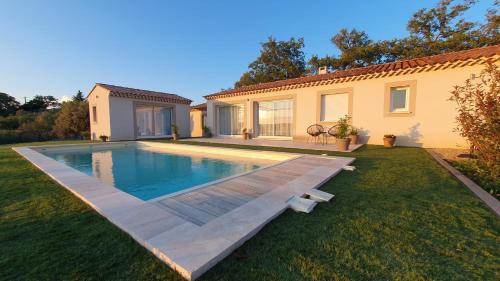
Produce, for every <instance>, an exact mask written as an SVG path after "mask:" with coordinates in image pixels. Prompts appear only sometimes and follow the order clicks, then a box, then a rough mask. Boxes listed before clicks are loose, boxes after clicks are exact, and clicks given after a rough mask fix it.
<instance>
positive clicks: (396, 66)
mask: <svg viewBox="0 0 500 281" xmlns="http://www.w3.org/2000/svg"><path fill="white" fill-rule="evenodd" d="M495 55H500V45H493V46H488V47H482V48H475V49H470V50H465V51H459V52H450V53H444V54H440V55H434V56H428V57H421V58H415V59H410V60H400V61H395V62H390V63H384V64H375V65H370V66H366V67H359V68H352V69H348V70H339V71H335V72H332V73H326V74H320V75H314V76H306V77H299V78H293V79H286V80H279V81H273V82H268V83H261V84H256V85H250V86H243V87H240V88H236V89H232V90H227V91H222V92H217V93H214V94H210V95H206V96H204V97H205V98H206V99H207V100H210V99H214V98H222V97H231V96H240V95H246V94H251V93H254V92H256V91H258V92H261V91H266V90H271V89H274V88H281V87H286V86H291V85H298V84H306V83H314V82H321V81H327V80H335V79H341V78H348V77H355V76H361V75H370V74H376V73H384V72H394V71H398V70H405V69H411V68H417V67H427V66H433V65H438V64H445V63H451V62H457V61H465V60H470V59H480V58H489V57H493V56H495Z"/></svg>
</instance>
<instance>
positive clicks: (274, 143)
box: [180, 137, 363, 152]
mask: <svg viewBox="0 0 500 281" xmlns="http://www.w3.org/2000/svg"><path fill="white" fill-rule="evenodd" d="M180 141H181V142H182V141H193V142H205V143H220V144H237V145H251V146H270V147H285V148H297V149H312V150H325V151H336V152H353V151H355V150H356V149H358V148H360V147H362V146H363V144H351V145H349V149H348V150H347V151H339V149H338V147H337V145H336V144H335V143H332V141H333V140H332V139H331V138H330V140H329V142H330V143H328V144H323V143H314V142H307V141H296V140H283V139H262V138H256V139H249V140H244V139H242V138H219V137H214V138H189V139H182V140H180Z"/></svg>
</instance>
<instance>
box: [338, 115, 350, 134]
mask: <svg viewBox="0 0 500 281" xmlns="http://www.w3.org/2000/svg"><path fill="white" fill-rule="evenodd" d="M349 120H351V116H349V115H346V116H344V117H341V118H339V121H337V135H336V138H338V139H345V138H347V137H348V135H349Z"/></svg>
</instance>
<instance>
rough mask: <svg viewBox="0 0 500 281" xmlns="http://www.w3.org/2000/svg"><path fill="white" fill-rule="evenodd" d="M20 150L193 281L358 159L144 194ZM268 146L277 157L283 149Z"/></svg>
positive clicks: (306, 162)
mask: <svg viewBox="0 0 500 281" xmlns="http://www.w3.org/2000/svg"><path fill="white" fill-rule="evenodd" d="M199 148H200V147H198V149H199ZM204 149H205V150H210V149H211V148H208V147H205V148H204ZM212 149H217V150H220V149H221V148H212ZM14 150H15V151H17V152H18V153H19V154H21V155H22V156H23V157H25V158H26V159H28V160H29V161H30V162H31V163H33V164H34V165H35V166H37V167H38V168H39V169H40V170H42V171H43V172H45V173H46V174H47V175H49V176H50V177H51V178H53V179H54V180H55V181H57V182H58V183H59V184H61V185H62V186H64V187H65V188H67V189H68V190H69V191H71V192H72V193H73V194H75V195H76V196H77V197H79V198H80V199H81V200H83V201H84V202H86V203H87V204H88V205H90V206H91V207H92V208H94V209H95V210H96V211H97V212H99V213H100V214H101V215H102V216H104V217H105V218H107V219H108V220H109V221H111V222H112V223H113V224H115V225H116V226H118V227H119V228H121V229H122V230H123V231H125V232H127V233H128V234H129V235H131V236H132V237H133V238H134V239H135V240H136V241H137V242H139V243H140V244H142V245H143V246H144V247H146V248H147V249H149V250H150V251H151V252H153V253H154V254H155V255H156V256H157V257H158V258H159V259H161V260H162V261H164V262H165V263H167V264H168V265H169V266H170V267H171V268H173V269H174V270H176V271H177V272H179V273H180V274H181V275H182V276H183V277H185V278H186V279H189V280H194V279H196V278H198V277H199V276H201V275H202V274H203V273H204V272H206V271H207V270H209V269H210V268H211V267H213V266H214V265H215V264H217V263H218V262H219V261H221V260H222V259H223V258H225V257H226V256H227V255H229V254H230V253H231V252H232V251H234V250H235V249H237V248H238V247H239V246H241V245H242V244H243V243H244V242H245V241H247V240H248V239H250V238H251V237H252V236H254V235H255V234H256V233H257V232H258V231H259V230H260V229H261V228H262V227H264V226H265V225H266V224H267V223H269V222H270V221H271V220H272V219H274V218H276V217H277V216H278V215H280V214H281V213H282V212H283V211H285V210H286V209H287V208H288V205H287V200H288V199H290V198H291V197H292V196H295V195H297V196H302V195H304V194H305V193H306V192H307V191H309V190H311V189H315V188H318V187H319V186H321V185H322V184H323V183H325V182H326V181H328V180H329V179H330V178H332V177H333V176H335V175H336V174H337V173H339V172H340V171H342V169H343V167H344V166H346V165H349V164H350V163H352V162H353V161H354V160H355V159H354V158H351V157H326V156H325V157H323V156H313V155H294V157H291V158H290V157H288V158H289V159H288V160H284V161H281V162H279V163H277V164H275V165H271V166H268V167H265V168H261V169H258V170H255V171H252V172H249V173H245V174H242V175H239V176H235V177H229V178H226V179H223V180H219V181H216V182H213V183H209V184H207V185H204V186H202V187H199V188H196V189H190V190H188V191H187V192H184V193H180V194H174V195H173V196H166V197H160V198H157V199H153V200H149V201H142V200H140V199H138V198H136V197H134V196H131V195H129V194H127V193H125V192H122V191H121V190H119V189H117V188H115V187H113V186H110V185H107V184H105V183H102V182H101V181H99V180H98V179H96V178H94V177H91V176H88V175H86V174H83V173H81V172H79V171H77V170H75V169H73V168H70V167H68V166H66V165H64V164H62V163H60V162H57V161H55V160H53V159H51V158H49V157H46V156H44V155H42V154H40V153H38V152H37V151H35V150H34V149H31V148H29V147H17V148H14ZM240 151H242V152H243V150H240ZM251 153H254V154H255V153H260V152H258V151H252V152H251ZM265 153H272V154H275V155H276V157H277V158H279V157H278V156H279V155H278V154H279V153H276V152H265ZM285 158H286V157H285ZM321 204H327V203H321Z"/></svg>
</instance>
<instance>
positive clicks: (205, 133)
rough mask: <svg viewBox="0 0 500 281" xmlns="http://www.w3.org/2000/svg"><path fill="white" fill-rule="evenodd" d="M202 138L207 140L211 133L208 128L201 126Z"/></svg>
mask: <svg viewBox="0 0 500 281" xmlns="http://www.w3.org/2000/svg"><path fill="white" fill-rule="evenodd" d="M203 136H204V137H208V138H210V137H212V132H211V131H210V128H209V127H207V126H203Z"/></svg>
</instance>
